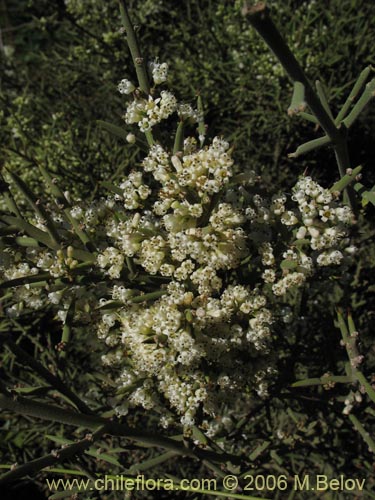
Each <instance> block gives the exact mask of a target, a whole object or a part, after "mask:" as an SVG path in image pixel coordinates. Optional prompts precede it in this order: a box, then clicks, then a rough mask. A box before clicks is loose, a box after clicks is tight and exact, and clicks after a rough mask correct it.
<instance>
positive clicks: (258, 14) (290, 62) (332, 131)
mask: <svg viewBox="0 0 375 500" xmlns="http://www.w3.org/2000/svg"><path fill="white" fill-rule="evenodd" d="M243 15H245V16H248V18H249V22H250V24H251V25H252V26H253V27H254V28H255V29H256V30H257V31H258V33H259V34H260V36H261V37H262V38H263V40H264V41H265V42H266V43H267V45H268V46H269V48H270V49H271V50H272V52H273V53H274V54H275V56H276V57H277V58H278V60H279V61H280V63H281V65H282V66H283V68H284V69H285V71H286V73H287V74H288V75H289V77H290V78H291V80H292V81H293V82H301V84H303V86H304V88H305V100H306V102H307V104H308V106H309V107H310V109H311V111H312V112H313V114H314V115H315V116H316V118H317V119H318V121H319V123H320V125H321V127H322V128H323V130H324V131H325V133H326V134H327V136H328V137H329V138H330V139H331V141H332V143H333V148H334V150H335V155H336V160H337V164H338V168H339V172H340V175H341V177H342V176H343V175H345V171H346V169H347V168H350V159H349V154H348V148H347V141H346V128H345V127H337V126H336V124H335V122H334V120H333V119H332V117H331V116H330V114H329V113H328V112H327V110H326V109H325V107H324V106H323V104H322V103H321V101H320V99H319V97H318V96H317V94H316V93H315V91H314V89H313V87H312V86H311V84H310V82H309V80H308V79H307V76H306V75H305V72H304V71H303V69H302V67H301V66H300V65H299V63H298V61H297V59H296V58H295V57H294V55H293V53H292V52H291V50H290V48H289V47H288V45H287V43H286V42H285V40H284V39H283V37H282V36H281V34H280V33H279V31H278V29H277V28H276V26H275V25H274V23H273V21H272V19H271V16H270V14H269V9H268V8H267V6H266V4H265V3H264V2H260V3H258V4H256V5H254V6H251V5H245V7H244V9H243ZM350 201H351V199H350V198H349V202H350Z"/></svg>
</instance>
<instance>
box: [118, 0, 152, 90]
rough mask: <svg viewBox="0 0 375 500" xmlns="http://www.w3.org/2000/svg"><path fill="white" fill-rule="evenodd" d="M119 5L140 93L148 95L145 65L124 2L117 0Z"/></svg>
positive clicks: (148, 88) (123, 0)
mask: <svg viewBox="0 0 375 500" xmlns="http://www.w3.org/2000/svg"><path fill="white" fill-rule="evenodd" d="M119 3H120V13H121V19H122V22H123V24H124V27H125V30H126V39H127V42H128V46H129V50H130V54H131V56H132V59H133V63H134V66H135V70H136V72H137V78H138V83H139V87H140V89H141V90H142V92H144V93H145V94H146V95H148V94H149V93H150V84H149V81H148V76H147V70H146V64H145V61H144V59H143V57H142V54H141V51H140V49H139V45H138V40H137V36H136V34H135V31H134V27H133V25H132V23H131V21H130V17H129V14H128V9H127V7H126V3H125V0H119Z"/></svg>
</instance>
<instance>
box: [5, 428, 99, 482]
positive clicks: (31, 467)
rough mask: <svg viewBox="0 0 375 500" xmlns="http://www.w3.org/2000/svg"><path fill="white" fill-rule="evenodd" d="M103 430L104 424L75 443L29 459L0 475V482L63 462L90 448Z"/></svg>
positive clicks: (12, 479)
mask: <svg viewBox="0 0 375 500" xmlns="http://www.w3.org/2000/svg"><path fill="white" fill-rule="evenodd" d="M105 432H106V426H105V425H103V426H101V427H99V429H98V430H97V431H96V432H94V434H92V435H88V436H86V437H85V438H84V439H82V440H80V441H78V442H77V443H74V444H71V445H68V446H66V447H65V448H61V449H59V450H58V451H54V452H52V453H49V454H48V455H45V456H44V457H40V458H37V459H35V460H31V461H30V462H27V463H26V464H23V465H20V466H18V467H15V468H14V469H12V470H10V471H9V472H6V473H5V474H3V475H2V476H0V484H3V483H7V482H9V481H14V480H15V479H21V478H22V477H25V476H28V475H31V474H35V473H37V472H39V471H40V470H42V469H44V468H46V467H51V466H52V465H54V464H56V463H59V462H63V461H64V460H67V459H68V458H71V457H74V455H78V454H81V453H83V452H84V451H85V450H87V449H88V448H90V447H91V446H92V444H93V442H94V441H96V440H97V439H99V438H100V437H102V435H103V434H105Z"/></svg>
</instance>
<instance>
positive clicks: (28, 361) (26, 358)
mask: <svg viewBox="0 0 375 500" xmlns="http://www.w3.org/2000/svg"><path fill="white" fill-rule="evenodd" d="M5 343H6V344H7V346H8V348H9V349H10V350H11V351H12V353H13V354H14V355H15V356H16V358H17V360H18V361H19V362H21V363H23V364H25V365H28V366H29V367H30V368H32V369H33V370H35V371H36V372H37V373H39V375H41V376H42V377H43V378H44V380H46V381H47V382H48V383H49V384H51V385H52V386H53V387H54V388H55V389H56V390H58V391H59V392H61V394H64V396H66V397H67V398H68V399H70V401H71V402H72V403H73V404H74V405H75V406H76V407H77V408H78V410H79V411H81V412H82V413H85V414H87V415H92V414H93V412H92V410H91V409H90V408H89V407H88V406H87V405H86V404H85V403H84V402H83V401H82V400H81V399H80V398H79V397H78V396H77V395H76V394H75V393H74V392H73V391H71V390H70V389H69V387H67V386H66V385H65V384H64V382H63V381H62V380H61V379H60V378H59V377H56V376H55V375H53V374H52V373H51V372H50V371H49V370H47V368H45V367H44V366H43V365H42V364H40V363H39V361H37V360H35V359H34V358H33V357H32V356H30V355H29V354H28V353H27V352H25V351H24V350H23V349H22V348H21V347H19V346H18V345H17V344H16V343H15V342H13V340H10V339H6V340H5Z"/></svg>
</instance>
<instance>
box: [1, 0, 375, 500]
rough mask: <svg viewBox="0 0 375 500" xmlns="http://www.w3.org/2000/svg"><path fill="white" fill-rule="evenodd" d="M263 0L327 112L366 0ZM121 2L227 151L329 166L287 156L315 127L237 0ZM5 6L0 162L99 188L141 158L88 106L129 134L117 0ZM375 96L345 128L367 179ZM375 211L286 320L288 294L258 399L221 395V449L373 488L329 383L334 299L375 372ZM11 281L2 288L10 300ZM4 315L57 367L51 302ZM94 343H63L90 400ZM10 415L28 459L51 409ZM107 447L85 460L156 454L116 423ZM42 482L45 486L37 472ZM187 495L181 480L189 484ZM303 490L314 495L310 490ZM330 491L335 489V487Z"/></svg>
mask: <svg viewBox="0 0 375 500" xmlns="http://www.w3.org/2000/svg"><path fill="white" fill-rule="evenodd" d="M269 5H270V7H271V9H272V14H273V19H274V21H275V23H276V24H277V26H279V27H280V29H281V32H282V34H283V35H284V36H285V38H286V40H287V41H288V43H289V45H290V47H291V48H292V50H293V52H294V54H295V55H296V57H297V59H298V60H299V61H300V63H301V64H302V66H303V68H304V69H306V71H307V74H308V76H309V78H310V79H311V80H312V81H314V80H315V79H320V80H321V81H322V82H324V85H325V88H326V90H327V93H328V95H329V102H330V104H331V106H332V109H333V111H334V114H336V113H337V112H338V111H339V105H340V103H342V102H343V101H344V100H345V98H346V96H347V95H348V93H349V92H350V89H351V87H352V85H353V84H354V82H355V80H356V78H357V77H358V75H359V73H360V72H361V70H362V69H363V68H364V67H365V66H368V65H371V64H374V51H375V48H374V45H373V43H372V36H371V34H372V33H373V29H374V26H373V24H374V19H375V4H373V3H372V2H365V1H360V0H332V1H331V2H329V3H328V4H327V2H322V1H314V0H311V1H306V2H299V1H293V0H288V1H280V0H275V1H270V2H269ZM128 6H129V10H130V11H131V13H132V17H133V19H134V20H135V23H136V25H138V26H139V28H138V29H137V34H138V36H139V38H140V40H141V44H142V47H143V48H144V49H145V50H144V52H145V56H146V57H147V59H148V60H156V59H158V58H159V59H160V61H167V62H168V64H169V66H170V68H171V72H170V73H171V86H172V87H173V88H174V89H176V93H177V94H178V95H179V96H181V97H182V98H183V99H184V100H186V101H189V100H191V96H192V95H195V94H198V93H199V94H200V95H201V97H202V99H203V103H204V108H205V121H206V123H207V124H208V126H209V127H208V135H209V137H213V136H215V135H217V134H220V135H223V136H224V137H225V139H227V140H229V141H230V143H232V144H234V145H235V149H234V153H233V156H234V159H235V162H236V164H237V165H239V166H240V167H243V168H244V169H247V168H251V169H252V170H255V171H256V172H257V173H258V174H260V175H261V182H262V184H263V186H264V188H265V189H267V190H272V189H273V186H274V189H275V192H276V191H279V190H288V189H290V186H291V183H293V184H294V182H295V180H296V178H297V177H298V175H300V174H302V172H303V171H304V170H305V169H308V173H309V174H311V175H312V176H313V177H314V178H316V179H317V180H319V181H320V182H321V183H322V184H323V185H325V186H327V187H328V186H330V185H332V184H333V182H334V181H336V180H337V178H338V176H337V171H336V167H335V165H334V155H333V153H332V152H330V151H329V150H328V149H321V150H317V151H314V152H313V153H311V154H309V155H308V156H306V157H302V158H298V160H296V159H290V158H288V153H291V152H293V151H294V150H295V149H296V148H297V146H298V145H299V144H300V143H301V142H304V141H307V140H310V139H314V138H317V137H319V136H320V135H321V131H319V130H318V127H315V128H314V126H312V125H311V124H308V123H307V124H306V123H305V122H304V121H302V120H301V119H300V118H299V117H295V118H293V119H290V117H288V115H287V112H286V111H287V109H288V106H289V104H290V96H291V93H292V84H291V83H290V82H289V80H288V79H287V77H286V75H285V74H284V72H283V70H282V69H281V66H280V65H279V64H278V63H277V60H276V59H275V58H274V57H273V56H272V55H271V54H270V52H269V50H268V48H267V47H266V46H265V44H264V43H263V41H262V40H261V39H260V37H259V36H258V35H257V33H256V32H255V31H254V30H253V29H252V28H251V27H250V26H249V24H248V23H247V21H246V20H245V19H244V18H243V17H242V15H241V8H242V2H234V3H233V4H229V3H228V2H225V1H218V2H211V1H206V0H205V1H193V0H192V1H187V0H186V1H183V2H180V3H179V4H178V7H177V6H176V3H175V2H171V1H146V2H138V1H130V2H128ZM1 14H2V15H1V41H0V50H1V60H0V65H1V66H0V74H1V77H0V84H1V87H0V101H1V112H0V113H1V114H0V123H1V129H0V140H1V144H2V147H1V152H0V162H1V165H2V166H5V167H6V168H7V169H9V170H10V171H12V172H15V173H18V174H19V175H21V176H22V178H23V179H24V181H26V182H27V184H28V185H29V186H31V187H32V188H33V190H34V192H36V193H37V194H38V195H40V196H41V197H42V198H43V199H47V201H48V199H49V195H48V193H46V191H45V187H44V184H43V182H42V181H41V179H40V172H39V169H38V168H37V167H38V165H42V166H44V167H46V168H47V169H48V170H49V171H51V172H53V173H54V175H55V176H56V177H57V178H58V179H59V185H61V186H62V187H63V189H64V190H66V191H69V192H70V193H71V194H72V196H74V197H81V198H83V199H87V198H91V199H93V198H94V196H96V195H99V194H103V193H105V192H106V188H105V186H104V184H102V181H108V180H110V181H116V180H119V179H121V178H122V177H123V175H124V172H125V171H126V170H127V168H128V167H129V166H131V165H132V164H133V163H134V162H137V161H139V160H140V158H141V147H142V145H140V147H138V146H136V145H135V146H132V147H131V148H129V147H128V146H127V145H126V142H125V141H124V140H123V139H121V138H117V137H114V136H113V135H111V134H109V133H108V132H107V131H106V130H104V129H103V128H102V127H100V126H98V125H97V120H104V121H107V122H111V123H113V124H115V125H117V126H122V127H123V129H124V131H125V134H124V137H125V136H126V133H127V130H126V126H124V124H123V121H122V119H121V115H122V114H123V112H124V109H123V104H122V100H121V96H120V95H119V94H118V93H117V92H116V85H117V83H118V81H120V80H121V79H122V78H124V77H128V78H130V79H133V80H134V70H133V66H132V63H131V60H130V56H129V55H128V51H127V50H126V49H125V47H124V45H125V44H124V39H123V38H124V37H123V34H122V33H121V30H120V26H121V22H120V19H119V15H118V6H117V4H116V2H96V1H90V2H86V1H85V2H83V1H79V0H76V1H74V0H72V1H69V2H68V1H66V2H63V1H55V2H45V1H43V0H38V1H37V2H30V1H25V0H20V1H18V2H17V3H15V2H8V1H7V0H2V2H1ZM374 109H375V108H374V106H371V105H370V106H368V107H367V108H366V110H365V111H364V113H363V114H362V115H361V117H360V119H359V120H358V122H357V123H356V125H355V126H354V128H353V130H352V131H351V136H350V143H349V147H350V153H351V158H352V163H353V165H354V166H356V165H358V164H359V163H360V164H362V165H363V181H361V182H364V184H365V185H370V186H371V185H372V184H373V183H374V182H375V175H374V169H373V165H372V163H371V162H372V158H373V157H374V153H375V152H374V142H373V136H374V113H375V111H374ZM129 130H130V129H129ZM373 212H374V208H373V207H372V205H371V204H368V205H367V206H366V207H364V208H362V209H360V211H359V213H358V224H357V229H356V234H355V235H354V237H353V243H354V244H355V245H356V246H357V247H358V248H359V251H358V254H357V256H356V260H355V265H353V266H352V268H351V269H350V270H349V271H348V272H347V273H345V275H344V276H341V277H340V280H332V284H331V286H329V287H327V286H326V284H325V285H324V286H322V284H321V283H320V282H319V281H314V282H312V283H311V284H310V287H309V290H307V291H306V292H305V294H304V296H303V298H302V301H301V303H299V304H296V305H295V307H296V309H297V310H299V311H300V312H299V320H298V322H293V323H292V324H290V323H288V312H289V311H288V309H287V307H286V309H285V318H284V319H285V334H284V336H280V341H279V342H280V345H279V351H278V357H279V371H280V378H279V380H278V382H277V384H275V386H274V387H273V388H272V391H271V397H270V398H269V399H268V400H267V401H266V402H259V404H255V403H254V407H253V408H251V409H249V412H248V413H247V414H244V415H243V418H242V419H237V418H236V419H235V420H234V419H233V418H231V413H230V409H229V408H228V419H227V421H226V426H227V429H226V432H225V433H223V434H222V436H221V437H220V439H221V440H222V441H223V443H224V442H225V447H226V449H227V450H228V451H231V452H233V453H235V454H236V453H242V454H243V453H244V454H247V456H249V454H251V456H252V460H253V468H252V470H251V472H252V473H254V474H255V473H262V472H267V473H284V472H285V473H287V474H288V475H293V474H297V473H300V474H302V473H303V472H304V471H305V472H306V471H307V472H309V473H310V474H311V470H314V471H316V473H317V474H318V473H323V474H328V475H329V476H332V477H335V476H337V475H339V474H345V475H347V476H348V477H366V476H368V477H369V480H368V483H367V485H366V486H367V487H368V491H369V494H370V492H371V488H373V485H372V483H371V481H372V480H371V478H370V475H371V473H372V472H373V469H372V465H371V464H372V461H373V458H372V457H373V455H372V453H370V452H369V451H368V445H367V444H366V443H365V442H363V441H362V440H361V439H360V438H359V437H358V436H359V434H358V433H357V432H354V431H353V427H352V423H353V422H350V421H349V419H348V418H347V416H346V415H345V414H343V409H344V408H346V407H348V405H349V404H351V402H350V401H349V403H345V401H346V400H347V399H348V396H347V391H345V390H342V389H343V386H342V385H340V384H333V383H331V384H330V383H328V382H327V383H323V382H326V381H327V376H328V375H329V374H334V375H333V376H344V375H345V363H346V361H347V357H346V354H345V351H344V350H343V349H342V348H340V334H339V331H338V330H336V329H335V328H334V326H333V318H334V317H335V315H336V313H335V309H336V307H337V305H338V304H339V305H340V306H341V307H343V308H344V309H347V308H350V309H351V310H352V312H353V316H354V318H355V321H356V326H357V329H358V331H359V332H360V337H359V338H360V342H361V345H360V351H361V353H363V354H364V355H365V357H364V361H363V367H364V368H363V370H364V372H365V374H366V376H367V378H368V379H369V380H370V381H371V376H372V374H373V373H374V371H375V350H374V338H373V333H372V332H373V330H374V314H373V311H374V309H375V308H374V305H375V304H374V298H373V291H374V283H373V280H371V276H373V275H374V267H375V247H374V243H373V236H374V229H373V215H374V213H373ZM4 295H5V297H2V299H1V301H2V303H3V302H4V301H6V300H7V299H6V293H5V292H4ZM0 328H1V331H2V332H9V331H10V332H12V334H13V335H15V336H16V338H17V341H18V342H19V343H21V345H22V347H23V348H24V349H25V350H26V351H27V352H28V353H29V354H31V355H33V356H34V357H35V358H37V359H38V360H39V361H40V362H41V363H42V364H43V365H44V366H46V367H48V369H49V370H51V371H52V372H56V373H57V372H58V353H57V351H56V349H55V346H56V344H58V342H59V341H60V340H61V337H60V332H59V324H58V323H57V321H56V320H55V318H54V317H53V315H52V314H50V315H49V314H43V316H41V315H38V314H37V313H35V312H31V311H30V312H28V311H25V314H24V315H23V316H22V317H21V318H18V319H13V318H6V317H4V318H3V320H2V322H1V327H0ZM100 354H101V348H100V346H99V345H98V343H97V341H96V340H95V339H93V338H92V337H91V335H90V332H85V330H84V328H82V329H81V332H80V335H79V337H76V338H75V339H73V340H72V343H71V344H70V347H69V351H68V356H67V359H66V364H65V367H64V381H65V382H66V384H67V385H68V386H69V387H73V388H74V389H75V391H76V392H77V393H79V394H86V395H87V396H86V397H87V400H88V401H89V403H90V404H91V406H92V409H93V410H94V411H97V412H100V411H101V410H102V409H103V408H104V407H105V401H104V399H103V391H102V389H101V387H104V388H106V387H107V386H108V385H110V384H111V381H110V380H109V379H108V378H106V377H105V376H103V375H102V373H101V372H102V369H101V368H100V363H99V362H98V360H99V357H100ZM16 359H17V358H14V355H12V354H11V353H10V352H9V350H6V349H2V359H1V375H2V379H3V380H6V382H7V384H9V385H14V386H17V387H19V389H20V392H22V388H24V392H27V391H28V390H29V391H30V390H31V389H28V387H30V386H32V385H33V386H34V389H35V386H37V388H36V389H35V390H36V391H37V392H36V393H35V394H36V395H37V394H38V390H39V394H43V393H45V392H47V399H50V400H51V401H55V400H56V397H58V398H60V396H57V394H56V393H55V391H53V390H50V391H47V390H46V388H45V383H44V382H43V381H41V380H40V378H39V376H38V375H37V374H36V373H35V372H34V371H33V370H30V369H28V368H27V367H25V366H24V364H22V363H19V362H17V361H16ZM327 374H328V375H327ZM324 376H326V379H324ZM322 377H323V379H322V381H321V382H322V383H321V384H319V383H317V384H315V385H312V386H306V385H303V384H300V385H302V386H303V387H302V388H301V386H300V387H294V388H291V387H290V385H291V384H293V383H294V382H295V381H296V380H298V379H299V380H300V381H301V380H306V379H311V378H319V379H321V378H322ZM31 380H32V382H33V383H30V381H31ZM39 386H40V387H39ZM38 387H39V389H38ZM31 394H32V393H31ZM58 402H59V404H60V403H61V402H62V400H61V399H58ZM353 407H354V411H358V413H359V414H360V420H361V422H362V424H363V425H364V426H366V428H367V430H368V431H369V432H370V433H371V429H374V411H373V409H372V408H371V406H370V405H368V404H367V402H366V398H365V397H364V398H363V400H362V401H355V403H354V404H353ZM3 415H4V417H5V418H4V420H3V426H2V439H1V445H0V446H1V449H0V455H1V456H2V458H1V460H0V462H1V463H3V464H4V463H8V464H9V463H13V462H19V463H23V462H26V461H28V460H30V459H32V458H35V457H38V456H40V455H42V454H45V453H48V452H49V451H50V450H51V443H50V441H48V440H41V439H40V435H41V434H43V433H44V432H45V430H46V424H45V422H43V421H39V420H38V419H31V418H29V419H28V420H25V419H24V418H23V417H17V416H15V415H14V414H11V413H5V414H3ZM131 419H133V420H134V422H133V421H132V420H130V424H133V423H135V424H138V425H139V424H142V425H145V426H146V427H148V428H150V429H152V428H153V425H154V422H153V420H152V417H151V418H147V419H146V418H145V417H144V416H143V415H141V414H138V413H134V415H132V416H131ZM127 422H128V423H129V419H128V418H127ZM64 429H65V431H64ZM47 432H48V433H49V434H51V435H55V436H56V435H61V436H63V435H64V436H66V427H65V426H64V427H63V426H62V425H61V426H59V425H58V424H56V423H50V424H48V428H47ZM74 432H75V431H73V429H72V436H74ZM77 435H78V434H77ZM220 439H219V442H220ZM257 445H259V447H258V446H257ZM103 446H104V448H105V451H106V452H108V453H109V454H113V455H114V456H115V457H116V460H119V463H118V464H115V463H113V460H112V462H111V461H110V460H109V465H108V462H107V465H105V464H104V462H103V461H99V462H98V463H97V464H96V465H93V462H92V459H90V458H88V457H87V458H84V459H83V463H82V464H81V465H82V468H83V470H87V469H89V470H93V467H94V469H95V470H96V471H99V469H100V470H101V471H106V470H110V471H111V472H112V473H114V471H116V470H117V471H123V470H124V468H125V469H126V468H128V469H129V468H130V467H131V465H132V464H134V463H139V462H141V461H142V459H143V458H150V457H153V456H155V455H154V454H155V453H156V452H155V451H153V450H152V449H151V450H147V449H144V450H140V449H139V448H134V449H132V447H130V448H129V447H127V455H126V456H125V454H124V453H122V451H123V450H120V448H121V446H120V445H119V444H118V441H117V438H111V439H107V440H106V442H105V443H104V444H103ZM114 450H115V451H114ZM116 450H117V451H116ZM159 454H160V453H159ZM307 456H309V458H306V457H307ZM99 459H100V457H99ZM116 467H117V469H116ZM206 467H207V465H194V464H193V463H191V462H189V461H188V460H186V461H179V463H178V465H176V462H175V461H174V460H172V461H170V462H168V461H167V462H163V463H162V465H161V466H159V469H158V468H157V467H156V468H155V469H153V470H152V476H151V477H156V476H157V475H158V474H159V475H160V474H163V475H164V474H166V473H168V472H169V473H172V474H173V475H175V476H177V477H184V476H186V475H188V474H189V473H190V475H197V474H200V475H201V476H202V477H205V476H207V475H208V472H207V469H206ZM145 468H147V465H146V466H145ZM134 470H136V468H134V469H133V471H134ZM139 470H141V468H140V469H139ZM216 472H217V471H216ZM288 477H289V476H288ZM39 485H40V486H41V487H42V486H45V485H43V484H42V481H39ZM19 486H20V485H19V484H18V485H16V486H14V487H15V488H16V487H17V488H19ZM180 495H181V496H180V497H178V494H174V496H175V498H186V496H185V495H186V494H182V493H181V494H180ZM145 497H146V494H145ZM166 498H167V497H166ZM168 498H169V497H168ZM191 498H193V495H192V496H191ZM275 498H277V497H275ZM280 498H281V497H280ZM301 498H303V497H302V496H301ZM306 498H311V496H310V497H309V496H308V494H306ZM337 498H344V497H343V496H339V494H338V496H337Z"/></svg>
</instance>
